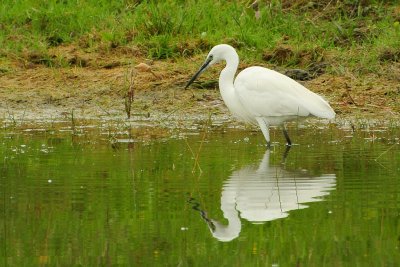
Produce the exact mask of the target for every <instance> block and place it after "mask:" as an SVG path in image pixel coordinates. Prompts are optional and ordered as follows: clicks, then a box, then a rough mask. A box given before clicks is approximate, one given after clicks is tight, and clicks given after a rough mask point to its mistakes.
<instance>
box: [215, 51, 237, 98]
mask: <svg viewBox="0 0 400 267" xmlns="http://www.w3.org/2000/svg"><path fill="white" fill-rule="evenodd" d="M225 61H226V66H225V68H224V69H223V70H222V71H221V74H220V76H219V88H220V90H221V92H222V91H225V90H233V81H234V79H235V74H236V71H237V68H238V65H239V56H238V54H237V53H236V52H235V50H232V51H229V53H227V55H226V57H225Z"/></svg>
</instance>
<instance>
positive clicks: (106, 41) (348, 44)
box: [0, 0, 400, 73]
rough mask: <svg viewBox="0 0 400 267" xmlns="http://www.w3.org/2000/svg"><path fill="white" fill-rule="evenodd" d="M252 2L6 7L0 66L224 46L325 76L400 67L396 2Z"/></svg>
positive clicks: (9, 1)
mask: <svg viewBox="0 0 400 267" xmlns="http://www.w3.org/2000/svg"><path fill="white" fill-rule="evenodd" d="M251 2H252V1H229V2H228V1H216V0H201V1H194V0H192V1H169V0H166V1H140V0H125V1H106V0H96V1H94V0H86V1H78V0H75V1H56V0H52V1H47V0H40V1H34V0H22V1H13V0H4V1H2V5H1V7H0V29H1V31H0V47H1V48H0V49H1V50H0V53H1V57H2V58H3V60H4V59H6V60H10V59H20V60H32V58H33V60H36V61H39V62H44V63H45V64H48V65H61V66H66V65H68V64H69V63H70V62H68V61H66V62H63V61H62V59H61V60H58V62H53V61H54V60H53V61H52V60H51V57H52V55H51V54H49V53H48V50H49V49H50V48H52V47H56V46H65V45H74V46H76V47H77V48H79V49H82V50H85V51H86V52H91V51H97V52H99V51H101V52H106V53H107V52H109V53H112V52H113V51H114V50H116V49H121V48H125V50H126V51H128V52H132V53H139V54H141V55H144V56H147V57H149V58H153V59H164V58H176V57H184V56H192V55H193V54H197V53H200V52H205V51H208V50H209V49H210V47H212V46H213V45H215V44H217V43H222V42H225V43H230V44H232V45H234V46H235V47H237V48H239V49H240V53H241V55H242V57H243V58H244V59H245V60H246V59H248V60H259V61H262V60H265V61H268V62H269V63H271V64H275V65H282V66H301V67H307V66H309V65H310V64H313V63H314V64H315V63H316V62H317V63H318V62H328V63H329V64H328V65H329V68H328V69H329V71H331V72H340V71H344V70H351V71H353V72H356V73H364V72H370V71H376V70H377V69H379V67H380V66H381V65H382V64H385V63H386V62H393V61H394V62H398V61H399V60H400V25H399V21H400V8H399V6H398V4H397V3H396V2H397V1H392V2H390V1H373V0H371V1H327V0H325V1H316V2H312V1H305V0H297V1H259V4H258V6H254V5H253V6H252V5H251ZM266 2H268V3H266ZM32 55H34V56H32ZM38 57H39V59H38ZM46 59H47V60H46Z"/></svg>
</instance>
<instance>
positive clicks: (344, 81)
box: [0, 46, 400, 121]
mask: <svg viewBox="0 0 400 267" xmlns="http://www.w3.org/2000/svg"><path fill="white" fill-rule="evenodd" d="M48 55H51V56H50V57H49V56H46V57H44V56H42V55H36V54H27V55H26V56H24V57H16V58H15V59H12V60H9V59H8V60H7V61H6V62H5V61H4V62H0V99H1V102H0V114H2V117H3V120H9V119H10V118H11V119H12V120H14V121H18V120H30V121H32V120H42V119H51V118H63V117H65V118H67V117H71V116H74V117H75V118H87V119H98V118H105V117H106V118H118V119H126V118H127V115H128V113H130V114H131V119H135V118H139V117H143V118H153V119H155V120H177V119H178V120H185V119H188V118H209V117H210V116H211V117H222V118H229V119H230V114H229V112H228V110H227V108H226V107H225V105H224V103H223V101H222V99H221V96H220V94H219V91H218V83H217V81H218V75H219V71H220V70H221V69H222V67H223V66H222V64H221V65H220V66H216V67H214V68H212V69H211V70H208V71H207V72H206V73H204V74H203V75H202V76H201V77H200V79H199V82H198V83H195V84H194V85H193V86H191V89H189V90H184V85H185V83H186V82H187V81H188V79H189V78H190V77H191V75H193V74H194V73H195V72H196V70H197V69H198V68H199V66H200V64H201V63H202V62H203V60H204V56H205V55H199V56H194V57H191V58H181V59H168V60H160V61H156V60H148V59H147V58H146V57H145V56H143V55H142V54H141V53H140V52H138V51H135V49H126V48H125V49H124V48H118V49H114V50H113V51H108V52H103V53H101V52H82V51H80V50H79V49H77V48H75V47H73V46H67V47H56V48H53V49H52V50H51V51H50V52H49V54H48ZM249 65H253V64H246V63H243V62H241V63H240V69H243V68H245V67H248V66H249ZM257 65H263V66H266V67H269V68H274V67H273V66H271V65H269V64H268V62H267V61H265V62H262V63H261V64H257ZM385 66H386V67H382V70H381V71H380V72H379V73H367V74H363V75H362V76H356V75H353V74H352V73H346V72H344V73H345V74H337V75H333V74H327V73H319V74H318V75H315V77H314V76H312V77H309V76H307V75H308V74H307V73H305V75H306V76H305V77H306V79H303V80H304V81H299V82H301V83H302V84H303V85H305V86H306V87H307V88H309V89H310V90H312V91H314V92H316V93H318V94H321V95H322V96H324V97H325V98H326V99H327V100H328V101H329V103H330V104H331V106H332V107H333V108H334V110H335V111H336V113H337V114H338V118H347V117H352V118H354V117H358V118H379V119H386V120H397V118H398V117H399V113H400V102H399V94H400V64H399V62H393V64H386V65H385ZM278 71H280V72H282V73H286V74H288V75H289V74H292V75H295V76H294V77H295V78H296V75H297V74H300V76H299V77H298V78H299V79H301V77H304V75H303V74H304V71H302V70H290V69H278ZM129 107H130V108H131V110H130V112H129Z"/></svg>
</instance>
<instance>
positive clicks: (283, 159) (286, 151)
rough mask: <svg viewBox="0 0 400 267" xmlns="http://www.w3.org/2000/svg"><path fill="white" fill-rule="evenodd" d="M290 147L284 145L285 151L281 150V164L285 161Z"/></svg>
mask: <svg viewBox="0 0 400 267" xmlns="http://www.w3.org/2000/svg"><path fill="white" fill-rule="evenodd" d="M290 148H291V146H286V148H285V152H283V156H282V164H283V165H285V163H286V158H287V156H288V155H289V151H290Z"/></svg>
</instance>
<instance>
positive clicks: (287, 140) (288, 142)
mask: <svg viewBox="0 0 400 267" xmlns="http://www.w3.org/2000/svg"><path fill="white" fill-rule="evenodd" d="M282 128H283V135H284V136H285V138H286V145H287V146H291V145H292V141H290V138H289V134H288V132H287V130H286V127H285V124H283V127H282Z"/></svg>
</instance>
